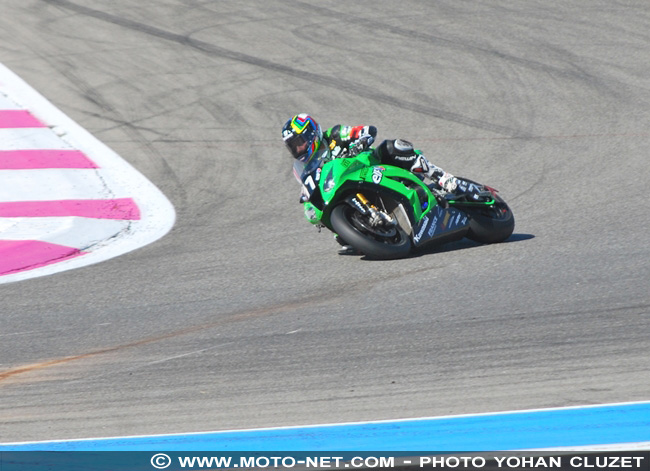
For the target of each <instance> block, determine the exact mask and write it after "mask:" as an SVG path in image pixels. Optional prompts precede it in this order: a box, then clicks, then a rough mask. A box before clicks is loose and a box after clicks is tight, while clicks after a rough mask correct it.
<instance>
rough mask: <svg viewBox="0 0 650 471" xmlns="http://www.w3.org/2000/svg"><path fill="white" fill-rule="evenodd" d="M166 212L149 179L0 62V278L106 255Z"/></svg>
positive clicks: (146, 236)
mask: <svg viewBox="0 0 650 471" xmlns="http://www.w3.org/2000/svg"><path fill="white" fill-rule="evenodd" d="M174 220H175V212H174V208H173V207H172V205H171V203H170V202H169V201H168V200H167V198H165V196H164V195H163V194H162V193H161V192H160V191H159V190H158V189H157V188H156V187H155V186H154V185H153V184H152V183H151V182H149V181H148V180H147V179H146V178H145V177H144V176H142V175H141V174H140V173H139V172H138V171H137V170H135V169H134V168H133V167H131V166H130V165H129V164H128V163H127V162H126V161H124V160H123V159H122V158H121V157H120V156H118V155H117V154H116V153H115V152H113V151H112V150H111V149H109V148H108V147H107V146H106V145H104V144H103V143H101V142H100V141H99V140H97V139H96V138H95V137H93V136H92V135H91V134H90V133H88V131H86V130H85V129H83V128H82V127H81V126H79V125H78V124H77V123H75V122H74V121H72V120H71V119H70V118H69V117H67V116H66V115H65V114H63V113H62V112H61V111H60V110H59V109H57V108H56V107H55V106H54V105H52V104H51V103H50V102H49V101H47V100H46V99H45V98H44V97H43V96H42V95H40V94H39V93H38V92H36V91H35V90H34V89H33V88H31V87H30V86H29V85H27V84H26V83H25V82H24V81H23V80H22V79H20V78H19V77H18V76H17V75H15V74H14V73H13V72H11V71H10V70H9V69H7V68H6V67H5V66H4V65H2V64H0V283H6V282H11V281H19V280H24V279H27V278H33V277H36V276H43V275H49V274H53V273H57V272H60V271H63V270H69V269H72V268H78V267H81V266H85V265H90V264H93V263H98V262H101V261H103V260H106V259H109V258H113V257H116V256H118V255H121V254H124V253H126V252H129V251H131V250H135V249H137V248H139V247H142V246H144V245H147V244H149V243H151V242H154V241H155V240H157V239H159V238H160V237H162V236H164V235H165V234H166V233H167V232H168V231H169V230H170V229H171V227H172V226H173V224H174Z"/></svg>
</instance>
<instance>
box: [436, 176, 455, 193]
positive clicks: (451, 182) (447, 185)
mask: <svg viewBox="0 0 650 471" xmlns="http://www.w3.org/2000/svg"><path fill="white" fill-rule="evenodd" d="M438 185H440V187H441V188H442V189H443V190H445V191H446V192H447V193H453V192H454V190H456V188H457V187H458V181H457V180H456V177H454V176H453V175H452V174H451V173H448V172H445V173H443V174H442V177H440V180H438Z"/></svg>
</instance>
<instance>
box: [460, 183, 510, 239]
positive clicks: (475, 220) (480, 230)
mask: <svg viewBox="0 0 650 471" xmlns="http://www.w3.org/2000/svg"><path fill="white" fill-rule="evenodd" d="M494 201H495V202H494V204H493V205H491V206H485V207H478V208H474V207H473V208H472V209H468V208H463V210H464V211H465V212H466V213H467V214H468V215H469V217H470V222H469V231H468V232H467V235H466V237H467V238H468V239H471V240H474V241H476V242H480V243H482V244H494V243H497V242H503V241H504V240H506V239H507V238H508V237H510V236H511V235H512V232H513V231H514V230H515V217H514V215H513V214H512V210H511V209H510V207H509V206H508V205H507V204H506V202H505V201H503V199H502V198H501V197H500V196H499V195H494Z"/></svg>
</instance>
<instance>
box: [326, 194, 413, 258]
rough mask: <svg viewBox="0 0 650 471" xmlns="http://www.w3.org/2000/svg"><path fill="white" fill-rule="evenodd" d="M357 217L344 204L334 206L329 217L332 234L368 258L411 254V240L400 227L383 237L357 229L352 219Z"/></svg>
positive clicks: (399, 256)
mask: <svg viewBox="0 0 650 471" xmlns="http://www.w3.org/2000/svg"><path fill="white" fill-rule="evenodd" d="M355 213H356V215H355ZM359 215H360V213H358V212H357V211H356V210H355V209H354V208H352V207H351V206H348V205H347V204H345V203H342V204H339V205H338V206H336V207H335V208H334V209H333V210H332V214H331V215H330V222H331V223H332V228H333V229H334V232H336V233H337V234H338V235H339V236H340V237H341V238H342V239H343V240H345V241H346V242H347V243H348V244H350V245H351V246H353V247H354V248H355V249H357V250H359V251H360V252H361V253H363V254H364V255H366V256H367V257H369V258H377V259H382V260H389V259H395V258H403V257H406V256H407V255H408V254H409V253H410V252H411V239H410V238H409V236H408V234H407V233H406V232H405V231H404V230H403V229H402V228H401V227H399V226H395V229H396V230H395V233H394V234H388V235H386V236H385V237H383V236H382V235H381V234H377V233H372V232H370V231H364V230H363V228H361V227H358V226H359V224H358V223H357V224H355V221H354V218H355V217H357V218H358V217H359Z"/></svg>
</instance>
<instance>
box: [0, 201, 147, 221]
mask: <svg viewBox="0 0 650 471" xmlns="http://www.w3.org/2000/svg"><path fill="white" fill-rule="evenodd" d="M65 216H79V217H86V218H96V219H125V220H132V221H133V220H139V219H140V209H139V208H138V205H137V204H135V201H134V200H133V199H132V198H118V199H110V200H57V201H16V202H8V203H0V217H5V218H19V217H65Z"/></svg>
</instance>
